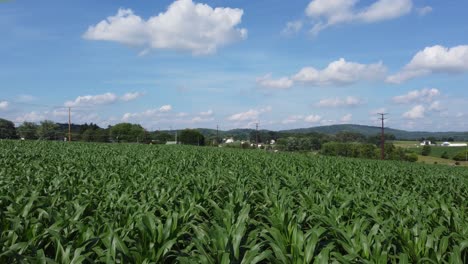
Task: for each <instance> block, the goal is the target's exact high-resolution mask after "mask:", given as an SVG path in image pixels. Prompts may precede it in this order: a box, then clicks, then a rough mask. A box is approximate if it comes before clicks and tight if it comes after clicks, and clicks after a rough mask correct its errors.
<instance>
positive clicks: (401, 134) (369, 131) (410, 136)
mask: <svg viewBox="0 0 468 264" xmlns="http://www.w3.org/2000/svg"><path fill="white" fill-rule="evenodd" d="M342 131H348V132H356V133H361V134H363V135H366V136H371V135H375V134H379V133H380V127H376V126H364V125H352V124H343V125H331V126H318V127H310V128H299V129H291V130H282V131H280V132H288V133H298V134H303V133H311V132H318V133H324V134H336V133H338V132H342ZM385 133H388V134H393V135H395V137H396V138H397V139H405V140H418V139H420V138H423V137H424V138H427V137H435V138H449V137H452V138H454V139H455V140H468V132H425V131H406V130H400V129H393V128H385Z"/></svg>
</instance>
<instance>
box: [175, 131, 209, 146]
mask: <svg viewBox="0 0 468 264" xmlns="http://www.w3.org/2000/svg"><path fill="white" fill-rule="evenodd" d="M178 140H179V141H180V142H181V143H182V144H184V145H194V146H204V145H205V137H204V136H203V135H202V134H201V133H200V132H199V131H198V130H196V129H184V130H182V131H181V132H180V133H179V137H178Z"/></svg>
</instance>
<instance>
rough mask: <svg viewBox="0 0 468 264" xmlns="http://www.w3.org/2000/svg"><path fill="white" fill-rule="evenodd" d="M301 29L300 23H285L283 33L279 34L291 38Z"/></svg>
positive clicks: (297, 21) (298, 21)
mask: <svg viewBox="0 0 468 264" xmlns="http://www.w3.org/2000/svg"><path fill="white" fill-rule="evenodd" d="M301 29H302V21H300V20H296V21H289V22H288V23H286V26H285V27H284V29H283V31H281V34H282V35H284V36H291V35H294V34H296V33H297V32H299V31H300V30H301Z"/></svg>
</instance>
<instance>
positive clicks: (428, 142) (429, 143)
mask: <svg viewBox="0 0 468 264" xmlns="http://www.w3.org/2000/svg"><path fill="white" fill-rule="evenodd" d="M419 145H420V146H430V145H432V142H431V141H430V140H423V141H422V142H421V143H419Z"/></svg>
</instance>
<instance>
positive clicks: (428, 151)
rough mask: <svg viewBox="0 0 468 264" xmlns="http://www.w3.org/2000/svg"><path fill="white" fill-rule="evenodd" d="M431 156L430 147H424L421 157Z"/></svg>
mask: <svg viewBox="0 0 468 264" xmlns="http://www.w3.org/2000/svg"><path fill="white" fill-rule="evenodd" d="M429 154H431V146H429V145H424V146H423V148H422V151H421V155H423V156H429Z"/></svg>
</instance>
